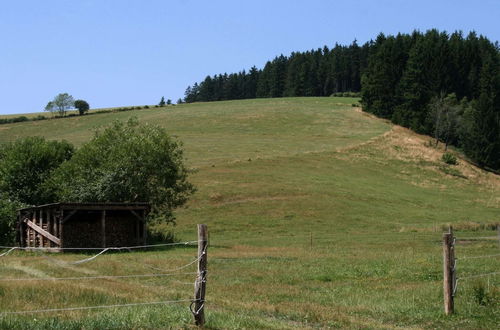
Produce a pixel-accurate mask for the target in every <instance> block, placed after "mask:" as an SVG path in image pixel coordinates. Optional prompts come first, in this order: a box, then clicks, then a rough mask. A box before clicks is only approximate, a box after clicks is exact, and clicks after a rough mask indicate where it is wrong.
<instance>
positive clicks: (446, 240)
mask: <svg viewBox="0 0 500 330" xmlns="http://www.w3.org/2000/svg"><path fill="white" fill-rule="evenodd" d="M452 245H453V234H452V233H446V234H443V294H444V312H445V314H446V315H450V314H453V312H454V301H453V286H454V281H453V278H454V275H453V273H454V272H453V266H454V263H455V260H454V258H453V251H452Z"/></svg>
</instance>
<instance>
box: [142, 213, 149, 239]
mask: <svg viewBox="0 0 500 330" xmlns="http://www.w3.org/2000/svg"><path fill="white" fill-rule="evenodd" d="M142 218H143V219H144V221H143V222H142V242H143V244H147V240H148V227H147V224H146V210H142Z"/></svg>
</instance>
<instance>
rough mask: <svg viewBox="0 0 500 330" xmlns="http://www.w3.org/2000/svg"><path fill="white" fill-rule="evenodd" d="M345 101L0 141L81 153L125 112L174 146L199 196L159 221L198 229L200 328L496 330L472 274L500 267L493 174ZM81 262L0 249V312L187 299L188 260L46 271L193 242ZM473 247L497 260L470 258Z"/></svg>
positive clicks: (71, 317)
mask: <svg viewBox="0 0 500 330" xmlns="http://www.w3.org/2000/svg"><path fill="white" fill-rule="evenodd" d="M353 103H357V99H351V98H333V97H331V98H282V99H256V100H243V101H226V102H210V103H194V104H182V105H176V106H168V107H164V108H150V109H142V110H134V111H125V112H116V113H103V114H95V115H86V116H82V117H71V118H66V119H52V120H44V121H34V122H23V123H16V124H7V125H0V143H4V142H7V141H13V140H15V139H18V138H21V137H24V136H29V135H41V136H45V137H46V138H48V139H57V140H60V139H66V140H68V141H70V142H72V143H74V144H75V145H77V146H78V145H81V144H82V143H84V142H85V141H87V140H88V139H89V138H90V137H91V136H92V134H93V131H94V130H95V129H96V128H99V127H101V126H103V125H106V124H108V123H110V122H111V121H113V120H126V119H128V118H129V117H131V116H136V117H138V118H139V121H141V122H146V123H151V124H158V125H161V126H163V127H166V128H167V129H168V130H169V132H170V133H171V134H172V135H173V136H175V137H176V138H178V139H179V140H181V141H182V142H183V144H184V149H185V156H186V161H187V164H188V166H189V167H190V168H191V169H192V174H191V181H192V182H193V183H194V184H195V185H196V187H197V188H198V191H197V192H196V193H195V195H194V196H193V197H192V198H191V200H190V201H189V203H188V205H187V206H186V207H185V208H182V209H178V210H177V211H176V218H177V224H176V225H175V226H171V225H169V226H157V227H156V228H155V229H156V230H157V231H164V232H173V233H174V234H175V236H176V238H177V240H178V241H192V240H196V224H198V223H205V224H207V225H208V229H209V237H210V244H209V248H208V281H207V296H206V300H207V301H206V304H205V307H206V319H207V323H206V327H207V328H209V329H230V328H238V329H240V328H247V329H256V328H262V329H292V328H363V329H388V328H416V329H420V328H460V329H463V328H468V329H480V328H484V329H491V328H496V327H498V324H500V313H498V311H499V307H500V288H499V285H500V276H499V275H495V274H493V275H490V276H481V277H473V278H472V277H470V276H475V275H484V274H490V273H497V272H498V271H499V266H500V258H499V257H498V254H500V244H499V243H500V242H499V241H498V240H497V239H495V237H498V234H497V231H496V230H495V228H496V227H495V226H496V225H497V224H498V223H499V221H500V219H499V217H500V177H499V176H497V175H494V174H492V173H488V172H484V171H482V170H480V169H478V168H475V167H474V166H472V165H470V164H468V163H467V162H466V161H465V160H463V159H462V158H460V157H459V165H457V166H451V165H445V164H444V163H443V162H442V161H441V160H440V158H441V155H442V153H443V150H442V148H441V147H438V148H435V147H433V146H430V144H429V141H430V138H429V137H426V136H420V135H417V134H415V133H412V132H410V131H408V130H406V129H403V128H401V127H396V126H393V125H392V124H390V123H388V122H386V121H384V120H381V119H376V118H373V117H372V116H370V115H367V114H366V113H363V112H361V111H359V109H358V108H355V107H353V106H352V104H353ZM455 152H457V151H455ZM457 153H458V152H457ZM458 155H459V156H460V154H458ZM159 166H161V164H159ZM449 224H452V225H453V226H454V228H455V234H456V236H457V238H459V240H457V243H456V256H457V258H458V261H457V276H458V277H459V281H458V286H457V293H456V298H455V304H456V314H455V315H452V316H445V315H444V312H443V294H442V267H443V266H442V246H441V239H442V233H443V231H445V230H447V229H446V228H447V226H448V225H449ZM495 255H496V257H495ZM89 256H91V255H90V254H89V255H87V254H72V253H64V254H62V255H59V254H49V255H45V257H44V255H43V254H42V255H40V254H39V253H28V252H12V253H11V254H9V255H7V256H4V257H0V298H1V299H0V311H1V312H13V311H29V310H40V309H51V308H61V307H80V306H101V305H115V304H128V303H142V302H156V301H177V300H185V299H190V298H192V296H193V285H192V282H193V281H194V277H195V275H194V274H184V273H191V272H194V271H195V270H196V268H195V267H194V265H191V266H189V267H186V268H183V269H182V270H181V271H176V272H175V273H182V274H180V275H177V276H165V277H145V278H105V279H102V278H98V279H83V280H82V279H80V280H59V281H58V280H47V279H48V278H53V277H82V276H100V275H131V274H152V273H162V272H163V273H168V272H169V271H170V270H175V269H177V268H179V267H182V266H183V265H186V264H188V263H189V262H191V261H193V260H194V259H195V258H196V248H195V247H193V246H178V247H174V248H162V249H156V250H152V251H136V252H122V253H109V254H103V255H102V256H100V257H98V258H96V259H95V260H93V261H91V262H88V263H84V264H80V265H72V264H71V263H70V262H71V261H75V260H78V259H83V258H86V257H89ZM478 256H492V257H485V258H471V257H478ZM6 278H33V279H36V280H29V281H5V280H2V279H6ZM43 279H46V280H43ZM188 306H189V302H178V303H172V304H165V305H143V306H135V307H119V308H112V309H95V310H86V311H66V312H46V313H37V314H20V315H17V314H3V315H1V316H0V328H15V329H33V328H37V329H80V328H85V329H103V328H120V329H121V328H136V329H148V328H194V325H193V320H192V316H191V313H190V311H189V309H188Z"/></svg>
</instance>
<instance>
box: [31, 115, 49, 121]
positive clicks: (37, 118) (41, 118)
mask: <svg viewBox="0 0 500 330" xmlns="http://www.w3.org/2000/svg"><path fill="white" fill-rule="evenodd" d="M45 119H47V117H45V116H42V115H38V116H36V117H35V118H33V119H32V120H35V121H36V120H45Z"/></svg>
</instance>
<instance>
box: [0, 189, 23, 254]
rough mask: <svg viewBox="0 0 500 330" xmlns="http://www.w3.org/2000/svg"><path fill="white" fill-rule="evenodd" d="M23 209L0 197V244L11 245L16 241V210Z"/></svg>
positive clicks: (15, 203) (19, 204)
mask: <svg viewBox="0 0 500 330" xmlns="http://www.w3.org/2000/svg"><path fill="white" fill-rule="evenodd" d="M21 207H23V205H22V204H21V203H19V202H13V201H11V200H9V199H7V198H6V197H5V196H2V195H0V244H4V245H11V244H13V243H14V242H15V239H16V237H15V236H16V220H17V210H18V209H19V208H21Z"/></svg>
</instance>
